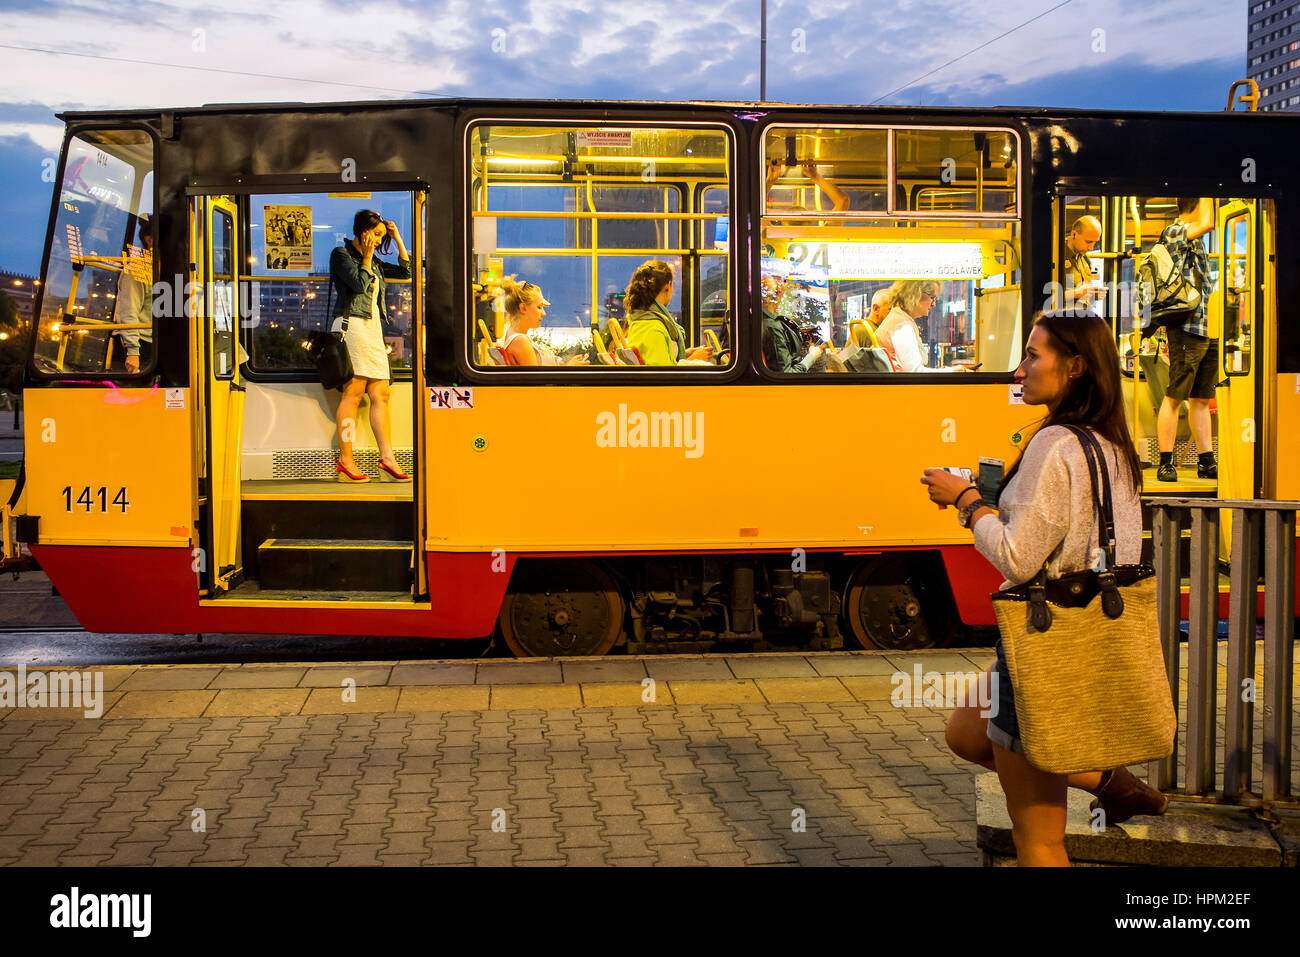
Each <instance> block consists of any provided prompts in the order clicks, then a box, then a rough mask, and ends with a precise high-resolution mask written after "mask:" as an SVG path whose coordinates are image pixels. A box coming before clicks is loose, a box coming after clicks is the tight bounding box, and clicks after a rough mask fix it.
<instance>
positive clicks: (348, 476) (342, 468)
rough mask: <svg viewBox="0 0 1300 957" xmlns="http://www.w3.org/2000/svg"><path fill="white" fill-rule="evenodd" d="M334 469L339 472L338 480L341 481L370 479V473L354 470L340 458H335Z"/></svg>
mask: <svg viewBox="0 0 1300 957" xmlns="http://www.w3.org/2000/svg"><path fill="white" fill-rule="evenodd" d="M334 470H335V471H336V472H337V473H338V480H339V481H340V482H369V481H370V476H369V475H362V474H360V473H359V472H354V471H352V470H351V469H350V468H348V467H347V466H346V465H344V464H343V463H342V462H340V461H339V460H338V459H335V460H334Z"/></svg>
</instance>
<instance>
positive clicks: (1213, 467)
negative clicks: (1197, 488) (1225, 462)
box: [1196, 462, 1219, 480]
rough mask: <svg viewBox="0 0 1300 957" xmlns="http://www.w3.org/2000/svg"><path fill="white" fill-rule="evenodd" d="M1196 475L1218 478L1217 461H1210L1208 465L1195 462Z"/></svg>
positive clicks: (1205, 477)
mask: <svg viewBox="0 0 1300 957" xmlns="http://www.w3.org/2000/svg"><path fill="white" fill-rule="evenodd" d="M1196 477H1197V478H1203V479H1215V480H1217V479H1218V478H1219V463H1218V462H1211V463H1210V464H1209V465H1202V464H1200V463H1199V462H1198V463H1196Z"/></svg>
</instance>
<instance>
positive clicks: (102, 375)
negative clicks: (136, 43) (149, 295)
mask: <svg viewBox="0 0 1300 957" xmlns="http://www.w3.org/2000/svg"><path fill="white" fill-rule="evenodd" d="M126 130H137V131H139V132H142V133H145V134H147V135H148V137H149V140H150V143H151V145H152V151H153V161H152V163H151V164H150V170H151V171H152V172H153V182H152V191H153V212H152V213H151V214H150V219H151V222H150V228H151V232H152V233H153V239H152V243H153V256H152V260H153V281H154V283H157V282H158V276H159V270H160V269H161V264H160V255H159V249H158V232H159V228H158V220H159V215H160V213H161V209H160V207H159V204H158V200H159V179H160V178H161V177H160V176H159V175H158V157H159V153H160V148H159V147H160V138H159V135H158V132H157V130H154V129H153V128H152V127H150V126H149V125H147V124H146V123H143V122H139V121H136V122H132V121H125V122H121V123H77V124H68V126H67V128H66V129H65V130H64V133H63V143H62V145H61V146H60V147H59V165H58V171H57V172H56V173H55V188H54V189H53V190H52V191H51V192H52V194H53V195H52V196H51V197H50V215H49V219H48V220H47V221H46V227H45V249H44V251H43V252H42V254H41V268H40V273H39V276H40V284H39V285H38V286H37V289H36V296H35V298H34V300H33V302H32V332H31V337H30V339H29V341H28V343H27V347H26V349H25V350H24V352H25V355H26V368H27V374H28V375H30V376H31V377H32V379H33V381H35V382H37V383H41V384H49V383H54V382H62V383H68V384H75V383H69V380H70V379H80V380H83V382H82V383H81V384H85V382H90V383H91V384H92V385H93V384H98V383H99V382H108V381H119V380H120V381H126V382H130V383H133V384H143V383H146V382H148V380H149V379H150V378H151V377H152V376H154V375H155V374H157V373H158V367H159V358H160V353H161V350H160V349H159V346H158V331H159V329H158V322H157V317H156V316H155V317H154V326H153V334H154V348H153V352H152V354H151V355H150V357H149V364H148V366H146V367H144V368H142V369H140V371H139V372H136V373H135V374H129V373H127V372H126V371H125V370H122V371H120V372H110V371H109V370H107V369H105V370H104V371H102V372H73V371H65V372H58V371H54V372H47V371H45V370H43V369H41V368H40V367H39V366H38V365H37V364H36V346H37V343H38V342H39V341H40V336H41V322H42V316H43V313H44V306H45V293H46V290H47V289H48V283H47V280H48V278H49V273H50V257H51V255H52V253H53V250H54V238H55V227H56V226H57V225H58V222H59V210H60V209H62V208H63V179H64V176H65V175H66V173H67V165H68V150H69V147H70V146H71V144H72V141H73V139H76V138H78V137H80V136H81V135H82V134H84V133H96V132H124V131H126ZM141 195H143V192H142V193H141ZM136 218H137V220H138V219H139V214H136Z"/></svg>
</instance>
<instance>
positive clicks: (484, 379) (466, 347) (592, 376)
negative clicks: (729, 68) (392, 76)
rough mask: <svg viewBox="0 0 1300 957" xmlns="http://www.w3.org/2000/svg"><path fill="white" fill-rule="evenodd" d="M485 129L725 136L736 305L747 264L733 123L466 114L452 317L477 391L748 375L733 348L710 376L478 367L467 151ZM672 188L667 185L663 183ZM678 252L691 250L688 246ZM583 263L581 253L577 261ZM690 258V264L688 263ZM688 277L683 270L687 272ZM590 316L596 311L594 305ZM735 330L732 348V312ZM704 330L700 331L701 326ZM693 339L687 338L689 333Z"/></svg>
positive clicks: (635, 116)
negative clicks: (456, 304)
mask: <svg viewBox="0 0 1300 957" xmlns="http://www.w3.org/2000/svg"><path fill="white" fill-rule="evenodd" d="M483 126H489V127H493V126H509V127H532V128H538V129H543V128H555V129H557V130H567V131H574V130H580V129H642V130H645V129H658V130H700V131H711V132H716V133H720V134H722V135H723V136H725V137H726V138H727V140H726V145H727V160H728V162H727V165H726V173H727V179H726V182H725V186H726V188H727V189H728V191H729V208H730V209H732V213H731V214H730V215H731V218H732V227H731V229H730V231H729V233H728V239H727V241H728V252H727V255H728V257H729V258H730V261H731V268H730V273H731V275H730V283H731V286H730V288H731V300H732V302H733V303H735V302H737V301H738V300H739V295H740V288H741V287H740V275H739V268H738V266H739V262H740V260H741V258H742V257H743V253H742V251H741V250H740V249H739V247H738V245H737V242H736V230H735V227H734V220H735V212H734V210H735V209H736V208H737V206H738V203H739V200H740V198H741V197H742V195H743V194H742V192H741V181H740V175H741V174H740V169H741V165H740V163H741V150H742V148H743V145H744V143H745V142H746V139H745V136H746V134H745V131H744V130H743V129H742V128H741V126H740V124H739V122H738V121H737V119H736V118H735V117H734V116H731V115H725V114H719V115H718V116H716V117H713V118H708V119H680V118H677V117H674V116H664V115H656V114H653V113H649V112H647V113H641V112H637V113H630V114H627V115H620V116H610V115H609V114H608V113H596V114H590V115H583V113H582V112H581V111H574V112H567V113H565V114H563V115H561V116H556V115H555V114H534V113H530V112H526V111H521V112H519V113H516V114H514V115H510V114H508V113H504V112H502V111H499V110H493V111H491V112H486V111H485V112H469V113H467V114H466V115H465V116H463V117H462V118H461V120H460V149H459V155H458V158H457V162H458V171H459V184H458V186H457V188H458V189H459V190H460V199H461V202H460V215H461V217H462V226H463V228H462V231H461V232H462V235H461V237H460V240H461V241H460V252H461V258H460V262H459V263H453V268H455V269H456V270H457V273H458V281H459V282H460V283H461V284H462V289H461V296H460V305H461V309H462V315H461V316H459V317H454V320H453V321H454V323H455V330H454V335H455V336H456V337H457V338H458V339H459V340H460V341H459V345H458V347H457V349H456V352H455V355H456V360H455V361H456V364H457V366H458V369H459V372H460V374H461V375H463V376H464V377H465V378H466V379H467V380H468V381H471V382H475V383H480V384H500V385H507V384H508V385H518V384H520V383H523V382H529V383H534V384H552V385H554V384H570V385H572V384H579V383H580V384H583V385H600V384H606V383H608V384H626V383H628V382H638V383H643V384H656V383H658V384H662V383H663V382H665V381H667V382H672V383H675V384H679V385H680V384H684V383H690V384H699V385H703V384H706V383H723V382H729V381H731V380H734V379H736V378H738V377H739V376H741V375H742V374H743V372H744V365H743V363H742V362H741V353H740V351H739V350H738V349H737V348H735V347H734V344H733V348H732V349H731V359H730V361H729V362H728V363H727V365H725V366H717V367H716V368H707V367H704V366H690V367H685V368H683V367H674V366H586V365H573V366H536V367H528V368H520V367H518V366H479V365H477V364H476V362H475V359H474V356H473V343H474V341H475V336H474V330H473V328H472V326H473V323H474V318H475V303H474V293H473V286H474V279H473V277H472V276H471V274H470V269H471V264H472V263H473V262H474V252H473V244H474V195H473V190H472V181H471V178H470V177H471V171H472V169H473V165H472V160H473V157H472V156H471V153H470V150H471V145H472V137H473V133H474V131H475V130H476V129H478V128H480V127H483ZM666 180H667V178H666ZM670 182H671V183H672V184H673V188H674V189H678V190H679V195H680V199H679V202H680V201H684V200H688V199H689V201H690V202H691V203H692V204H693V203H694V202H695V201H696V199H697V197H696V196H695V195H694V192H695V191H693V190H691V189H687V188H683V182H684V181H682V180H676V179H673V180H670ZM709 185H711V186H722V185H724V184H721V183H718V184H709ZM688 235H689V238H690V241H691V242H695V241H696V236H697V230H696V229H695V228H694V226H693V224H692V221H689V220H684V221H682V225H681V226H680V227H679V229H678V239H679V241H681V240H682V239H683V238H684V237H686V236H688ZM681 248H686V247H685V246H683V247H681ZM618 254H619V253H618V250H616V249H611V250H608V251H604V250H602V251H601V252H600V255H618ZM575 255H579V253H575ZM683 258H685V257H683ZM684 271H685V270H683V272H684ZM694 286H695V288H693V289H692V290H691V291H690V293H689V299H690V300H691V301H692V303H693V304H694V305H696V306H697V305H698V303H694V300H696V299H698V294H699V283H698V282H696V283H695V284H694ZM687 301H688V294H687V292H686V291H685V290H682V291H681V302H682V303H683V313H685V312H686V303H687ZM592 308H593V310H594V309H595V308H596V304H595V303H593V304H592ZM695 318H696V319H697V322H699V320H700V316H699V314H698V309H696V316H695ZM730 322H731V327H732V338H733V340H740V341H742V342H743V339H744V335H745V334H744V332H742V331H741V329H740V326H741V323H740V318H739V314H738V313H737V312H736V311H735V310H734V309H733V315H732V316H731V318H730ZM701 328H702V324H701ZM687 331H688V332H689V330H687Z"/></svg>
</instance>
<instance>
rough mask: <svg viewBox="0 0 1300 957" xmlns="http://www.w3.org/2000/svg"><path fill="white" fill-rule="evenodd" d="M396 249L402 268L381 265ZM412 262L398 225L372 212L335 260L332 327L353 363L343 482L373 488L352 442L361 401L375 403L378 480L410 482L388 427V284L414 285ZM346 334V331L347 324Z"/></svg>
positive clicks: (341, 415)
mask: <svg viewBox="0 0 1300 957" xmlns="http://www.w3.org/2000/svg"><path fill="white" fill-rule="evenodd" d="M393 243H397V264H396V265H394V264H392V263H386V262H382V261H381V260H379V259H376V258H375V253H376V252H378V253H382V254H385V255H386V254H387V253H388V251H389V249H390V247H391V246H392V244H393ZM410 278H411V256H410V254H409V253H408V252H407V251H406V244H405V243H403V242H402V237H401V235H400V234H399V233H398V232H397V224H396V223H394V222H393V221H392V220H385V219H384V218H383V217H382V216H380V215H379V214H378V213H376V212H375V211H374V210H373V209H363V210H361V211H360V212H358V213H357V214H356V216H355V217H353V220H352V238H351V239H349V240H348V241H347V242H346V243H344V244H343V245H342V246H339V247H338V248H337V249H335V250H334V251H333V252H332V253H331V254H330V283H331V284H332V285H333V287H334V292H335V295H337V297H338V303H337V304H336V306H335V308H334V315H335V316H336V318H335V320H334V324H333V326H332V327H331V328H332V329H333V330H334V331H335V332H338V331H340V330H342V331H343V338H344V340H345V341H346V342H347V345H348V355H349V357H350V358H351V359H352V372H353V377H352V379H351V380H350V381H349V382H348V383H347V385H345V386H344V387H343V398H342V399H340V400H339V407H338V411H337V413H336V414H335V420H336V422H335V424H336V425H337V427H338V435H339V457H338V459H337V460H336V461H335V463H334V465H335V470H336V472H337V473H338V480H339V481H340V482H369V481H370V477H369V476H367V475H364V474H362V473H361V472H358V471H357V467H356V463H355V462H353V460H352V439H353V435H354V433H355V428H356V427H355V423H356V417H357V410H358V409H359V408H360V407H361V398H362V396H369V397H370V428H371V431H373V432H374V433H375V442H376V443H377V444H378V446H379V469H380V471H379V475H380V478H382V479H384V480H386V481H390V482H409V481H411V476H409V475H407V474H406V473H405V472H403V471H402V469H401V467H400V466H399V465H398V464H397V459H396V458H394V457H393V442H392V432H393V430H392V426H391V425H390V422H389V411H388V399H389V388H388V380H389V377H390V376H391V372H390V371H389V367H388V350H387V348H386V347H385V346H384V319H385V318H387V317H386V313H385V307H384V280H385V279H410ZM345 322H346V323H347V328H346V329H344V328H343V326H344V323H345Z"/></svg>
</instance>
